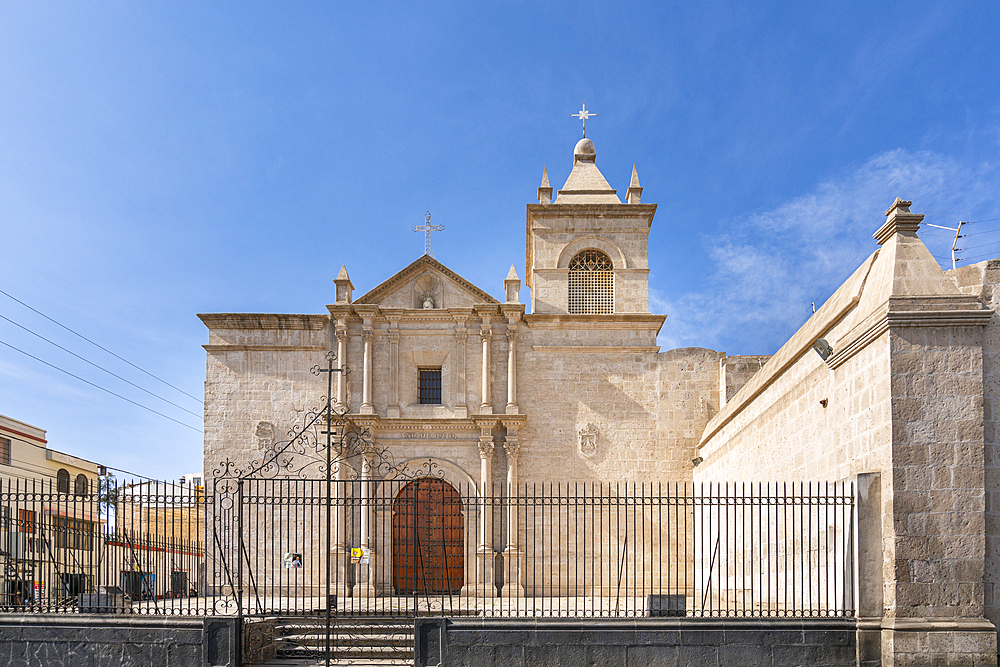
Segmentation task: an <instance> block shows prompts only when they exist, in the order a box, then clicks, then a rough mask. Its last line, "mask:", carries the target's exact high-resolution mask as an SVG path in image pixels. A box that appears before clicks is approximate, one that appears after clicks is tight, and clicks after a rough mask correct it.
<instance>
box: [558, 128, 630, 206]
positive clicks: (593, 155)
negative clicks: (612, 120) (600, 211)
mask: <svg viewBox="0 0 1000 667" xmlns="http://www.w3.org/2000/svg"><path fill="white" fill-rule="evenodd" d="M596 162H597V152H596V150H595V149H594V142H592V141H591V140H590V139H581V140H580V141H579V142H577V144H576V147H575V148H574V149H573V171H571V172H570V173H569V178H567V179H566V183H565V184H564V185H563V186H562V189H561V190H559V192H558V196H557V197H556V201H555V203H557V204H621V203H622V201H621V199H619V198H618V191H617V190H615V189H613V188H612V187H611V185H609V184H608V181H607V179H606V178H604V174H602V173H601V170H600V169H598V168H597V164H596Z"/></svg>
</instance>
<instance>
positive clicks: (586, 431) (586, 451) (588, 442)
mask: <svg viewBox="0 0 1000 667" xmlns="http://www.w3.org/2000/svg"><path fill="white" fill-rule="evenodd" d="M598 433H599V431H598V430H597V427H596V426H594V425H593V424H587V425H586V426H584V427H583V428H582V429H580V454H581V455H583V456H586V457H587V458H588V459H589V458H590V457H592V456H593V455H594V454H596V453H597V434H598Z"/></svg>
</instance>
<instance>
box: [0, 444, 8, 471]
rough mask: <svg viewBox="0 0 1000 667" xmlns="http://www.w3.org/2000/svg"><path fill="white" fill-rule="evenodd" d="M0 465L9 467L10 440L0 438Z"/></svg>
mask: <svg viewBox="0 0 1000 667" xmlns="http://www.w3.org/2000/svg"><path fill="white" fill-rule="evenodd" d="M0 463H2V464H3V465H5V466H9V465H10V438H0Z"/></svg>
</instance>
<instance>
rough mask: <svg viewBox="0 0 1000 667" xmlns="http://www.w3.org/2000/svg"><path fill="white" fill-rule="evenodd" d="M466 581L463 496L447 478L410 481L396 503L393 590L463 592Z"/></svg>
mask: <svg viewBox="0 0 1000 667" xmlns="http://www.w3.org/2000/svg"><path fill="white" fill-rule="evenodd" d="M464 582H465V520H464V516H463V512H462V497H461V495H460V494H459V493H458V491H456V490H455V487H453V486H452V485H451V484H449V483H448V482H446V481H444V480H443V479H437V478H434V477H425V478H421V479H417V480H414V481H412V482H409V483H408V484H407V485H406V486H404V487H403V488H402V489H400V491H399V493H398V494H397V495H396V499H395V500H394V501H393V504H392V586H393V588H394V589H395V591H396V593H397V594H398V595H409V594H411V593H458V592H459V591H460V590H461V588H462V585H463V583H464Z"/></svg>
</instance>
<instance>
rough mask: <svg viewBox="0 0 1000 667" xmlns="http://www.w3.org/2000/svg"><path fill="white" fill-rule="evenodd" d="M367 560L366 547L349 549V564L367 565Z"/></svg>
mask: <svg viewBox="0 0 1000 667" xmlns="http://www.w3.org/2000/svg"><path fill="white" fill-rule="evenodd" d="M369 559H370V557H369V552H368V549H367V548H366V547H353V548H352V549H351V562H352V563H354V564H355V565H356V564H358V563H360V564H362V565H368V561H369Z"/></svg>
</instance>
